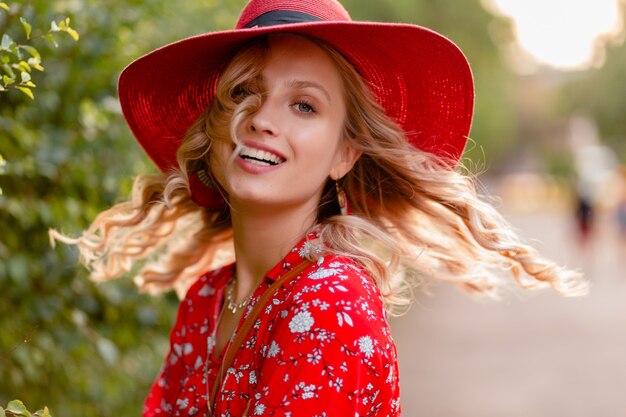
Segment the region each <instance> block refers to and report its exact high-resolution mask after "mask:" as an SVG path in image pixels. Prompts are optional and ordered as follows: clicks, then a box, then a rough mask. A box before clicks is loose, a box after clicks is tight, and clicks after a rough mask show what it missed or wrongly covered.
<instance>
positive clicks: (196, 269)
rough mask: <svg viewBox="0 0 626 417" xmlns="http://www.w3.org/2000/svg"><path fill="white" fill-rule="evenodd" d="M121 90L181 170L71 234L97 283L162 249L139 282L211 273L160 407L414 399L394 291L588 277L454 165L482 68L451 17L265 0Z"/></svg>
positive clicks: (170, 282) (153, 402)
mask: <svg viewBox="0 0 626 417" xmlns="http://www.w3.org/2000/svg"><path fill="white" fill-rule="evenodd" d="M119 89H120V100H121V103H122V109H123V111H124V115H125V117H126V120H127V121H128V123H129V125H130V127H131V129H132V130H133V133H134V134H135V136H136V137H137V139H138V140H139V142H140V143H141V144H142V146H143V147H144V149H145V150H146V152H147V153H148V155H149V156H150V157H151V158H152V159H153V160H154V161H155V163H156V164H157V165H158V167H159V168H160V169H161V171H162V172H163V175H157V176H140V177H139V178H138V179H137V181H136V184H135V188H134V190H133V194H132V199H131V201H129V202H127V203H123V204H119V205H117V206H115V207H113V208H111V209H110V210H108V211H106V212H104V213H102V214H101V215H100V216H99V217H98V218H97V219H96V220H95V222H94V224H93V225H92V227H91V228H90V229H89V230H88V231H87V232H86V233H85V234H84V235H83V236H82V237H81V238H79V239H76V240H74V241H73V242H74V243H76V244H77V245H78V246H79V248H80V249H81V253H82V255H83V257H84V260H85V261H86V262H87V264H88V266H89V267H90V268H91V269H92V271H93V274H92V275H93V277H94V278H95V279H110V278H114V277H117V276H119V275H121V274H123V273H125V272H127V271H128V270H129V269H130V267H131V266H132V264H133V262H134V261H137V260H142V259H149V260H150V262H148V263H147V264H146V265H145V266H144V267H143V269H142V270H141V272H140V273H139V275H138V283H139V285H140V286H141V287H142V288H144V289H147V290H161V289H168V288H171V287H173V286H179V285H183V286H184V283H186V282H190V281H193V284H192V285H191V287H190V288H189V290H188V291H187V292H186V296H185V299H184V300H183V301H182V303H181V305H180V308H179V313H178V318H177V321H176V324H175V326H174V329H173V330H172V333H171V349H170V352H169V354H168V356H167V358H166V360H165V363H164V366H163V369H162V371H161V374H160V375H159V377H158V378H157V380H156V381H155V384H154V386H153V388H152V390H151V391H150V393H149V395H148V398H147V400H146V404H145V408H144V415H145V416H162V415H168V416H169V415H172V416H179V415H180V416H187V415H216V416H242V415H268V416H270V415H271V416H347V415H351V416H352V415H359V416H397V415H400V402H399V380H398V367H397V355H396V349H395V346H394V343H393V340H392V339H391V336H390V332H389V327H388V325H387V320H386V314H387V313H386V309H391V308H392V307H394V306H398V305H402V304H406V302H407V301H408V297H407V294H406V293H405V291H404V290H406V289H407V288H408V287H409V285H408V283H409V281H408V278H407V277H408V276H410V275H417V276H419V277H420V278H425V279H440V280H448V281H450V282H453V283H455V284H458V285H461V286H462V287H465V288H467V289H470V290H474V291H481V292H490V291H492V290H494V289H495V288H496V280H495V277H496V275H495V274H496V273H495V272H494V268H505V269H509V270H510V272H512V274H513V275H514V276H515V278H516V279H517V281H518V282H519V283H520V284H521V285H523V286H525V287H530V286H536V285H539V284H548V285H551V286H552V287H554V288H555V289H557V290H559V291H560V292H563V293H567V294H577V293H580V292H583V291H584V283H581V281H580V279H579V277H578V276H577V275H576V274H574V273H571V272H568V271H564V270H561V269H559V268H557V267H556V266H555V265H553V264H552V263H549V262H547V261H543V260H541V259H539V258H538V257H537V256H536V254H535V252H534V251H533V250H532V249H531V248H529V247H527V246H525V245H523V244H522V243H520V241H519V239H518V238H517V237H516V236H515V234H513V233H512V232H511V230H510V229H509V228H508V226H507V225H506V223H505V222H504V220H503V219H502V218H501V217H500V216H499V215H498V214H497V212H496V211H495V210H494V209H493V208H492V207H491V206H489V205H488V204H486V203H484V202H483V201H481V200H480V199H479V198H478V197H477V196H476V193H475V190H474V187H473V185H472V180H471V178H469V177H466V176H464V175H462V174H459V173H458V172H456V171H455V170H454V166H455V165H456V163H457V161H458V159H459V157H460V155H461V153H462V151H463V148H464V145H465V141H466V138H467V136H466V135H467V134H468V131H469V126H470V122H471V115H472V108H473V84H472V77H471V72H470V70H469V66H468V64H467V61H466V60H465V58H464V56H463V55H462V53H461V52H460V51H459V50H458V48H456V46H454V45H453V44H452V43H451V42H450V41H449V40H447V39H445V38H443V37H442V36H441V35H439V34H436V33H434V32H431V31H429V30H427V29H424V28H421V27H418V26H413V25H400V24H381V23H364V22H353V21H351V20H350V17H349V15H348V14H347V12H346V11H345V10H344V9H343V8H342V7H341V5H340V4H339V3H337V2H336V1H334V0H323V1H320V0H306V1H298V2H293V1H288V0H252V1H251V2H250V3H249V4H248V5H247V6H246V8H245V9H244V11H243V12H242V15H241V17H240V20H239V22H238V24H237V28H236V29H235V30H232V31H226V32H218V33H209V34H205V35H201V36H198V37H194V38H189V39H185V40H182V41H180V42H177V43H174V44H171V45H168V46H166V47H163V48H161V49H158V50H156V51H153V52H151V53H150V54H148V55H146V56H144V57H142V58H140V59H138V60H137V61H135V62H133V63H132V64H131V65H130V66H129V67H128V68H126V69H125V70H124V72H123V73H122V76H121V78H120V85H119ZM229 247H231V248H232V252H233V253H234V262H233V263H232V264H227V262H222V266H220V267H218V268H217V269H215V264H216V263H219V260H220V259H221V256H222V254H223V251H222V250H223V249H225V248H226V249H227V248H229ZM225 263H226V264H227V265H224V264H225ZM207 271H209V272H207ZM407 271H411V274H409V273H408V272H407ZM198 277H199V278H198ZM181 283H182V284H181Z"/></svg>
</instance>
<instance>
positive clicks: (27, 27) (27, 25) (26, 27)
mask: <svg viewBox="0 0 626 417" xmlns="http://www.w3.org/2000/svg"><path fill="white" fill-rule="evenodd" d="M20 22H22V26H23V27H24V32H26V39H30V32H31V31H32V30H33V27H32V26H31V25H30V23H28V22H27V21H26V19H24V18H23V17H20Z"/></svg>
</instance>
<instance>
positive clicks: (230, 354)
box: [209, 260, 312, 410]
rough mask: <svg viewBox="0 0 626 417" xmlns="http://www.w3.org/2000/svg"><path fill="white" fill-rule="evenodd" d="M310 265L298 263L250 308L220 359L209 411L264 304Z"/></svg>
mask: <svg viewBox="0 0 626 417" xmlns="http://www.w3.org/2000/svg"><path fill="white" fill-rule="evenodd" d="M311 263H312V262H311V261H308V260H304V261H302V262H300V263H299V264H298V265H296V266H295V267H294V268H293V269H292V270H291V271H289V272H287V273H286V274H285V275H283V276H282V277H280V278H278V279H277V280H276V281H274V283H273V284H272V285H270V287H269V288H268V289H267V290H265V292H264V293H263V294H262V295H261V297H260V298H259V301H257V302H256V304H255V305H254V307H253V308H252V311H250V314H248V316H247V317H246V320H245V321H244V322H243V324H242V325H241V328H240V329H239V331H238V332H237V334H236V335H235V338H234V339H233V341H232V343H230V344H229V345H228V348H227V350H226V353H225V354H224V358H223V359H222V365H221V366H220V369H219V371H218V373H217V376H216V377H215V382H214V384H213V389H212V390H211V398H210V399H209V401H210V403H209V404H211V408H210V409H211V410H213V406H214V405H215V398H216V397H217V391H218V390H219V387H220V385H222V378H223V372H222V371H223V370H224V369H225V370H227V371H228V368H230V366H231V365H232V363H233V361H234V360H235V356H236V355H237V352H238V351H239V348H240V347H241V344H242V343H243V340H244V339H245V338H246V336H247V335H248V333H249V332H250V329H252V326H254V322H255V321H256V319H257V317H258V316H259V314H260V313H261V311H262V310H263V309H264V308H265V304H267V301H268V300H269V298H270V297H271V296H273V295H274V293H275V292H276V291H277V290H278V289H279V288H280V287H281V286H282V285H283V284H284V283H286V282H288V281H289V280H291V279H292V278H294V277H295V276H297V275H298V274H300V273H301V272H302V271H304V270H305V269H306V267H308V266H309V265H311Z"/></svg>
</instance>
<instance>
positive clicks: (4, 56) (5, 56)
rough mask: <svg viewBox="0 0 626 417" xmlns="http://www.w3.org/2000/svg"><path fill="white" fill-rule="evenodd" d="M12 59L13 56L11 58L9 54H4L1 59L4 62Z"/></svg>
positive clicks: (6, 62)
mask: <svg viewBox="0 0 626 417" xmlns="http://www.w3.org/2000/svg"><path fill="white" fill-rule="evenodd" d="M10 60H11V58H9V56H8V55H2V57H1V58H0V61H2V63H3V64H8V63H9V61H10Z"/></svg>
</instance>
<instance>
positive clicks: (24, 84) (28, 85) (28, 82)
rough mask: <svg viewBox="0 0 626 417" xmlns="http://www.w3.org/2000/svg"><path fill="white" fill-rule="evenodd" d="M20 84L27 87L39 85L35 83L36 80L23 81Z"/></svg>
mask: <svg viewBox="0 0 626 417" xmlns="http://www.w3.org/2000/svg"><path fill="white" fill-rule="evenodd" d="M20 85H23V86H25V87H30V88H35V87H37V86H36V85H35V83H34V82H32V81H26V82H22V83H20Z"/></svg>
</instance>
